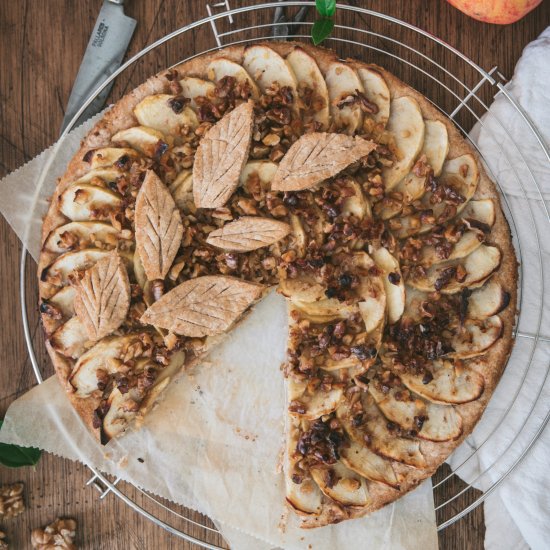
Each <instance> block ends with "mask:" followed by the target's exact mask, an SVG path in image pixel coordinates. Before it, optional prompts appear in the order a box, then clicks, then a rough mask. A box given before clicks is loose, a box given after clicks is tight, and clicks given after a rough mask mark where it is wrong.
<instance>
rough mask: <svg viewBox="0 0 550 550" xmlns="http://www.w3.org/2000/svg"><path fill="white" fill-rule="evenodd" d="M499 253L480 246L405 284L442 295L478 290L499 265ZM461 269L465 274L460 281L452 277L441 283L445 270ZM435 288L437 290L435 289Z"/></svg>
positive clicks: (485, 246)
mask: <svg viewBox="0 0 550 550" xmlns="http://www.w3.org/2000/svg"><path fill="white" fill-rule="evenodd" d="M501 256H502V254H501V252H500V250H499V249H498V248H496V247H494V246H487V245H484V244H482V245H480V246H478V247H477V248H476V249H475V250H474V251H473V252H472V253H471V254H469V255H468V256H466V257H465V258H460V259H456V260H448V261H446V262H442V263H439V264H436V265H433V266H432V267H430V268H429V269H428V270H427V271H426V275H424V276H422V277H417V278H410V279H409V280H408V281H407V284H409V285H410V286H412V287H414V288H416V289H418V290H422V291H424V292H434V291H435V290H438V291H440V292H442V293H443V294H455V293H456V292H459V291H461V290H462V289H463V288H478V287H480V286H482V285H483V284H484V282H485V281H486V279H487V277H489V276H490V275H491V274H492V273H493V272H494V271H495V270H496V269H498V266H499V265H500V260H501ZM458 267H461V268H462V269H464V271H465V272H466V275H465V277H464V278H463V279H462V280H461V281H457V279H456V276H452V277H451V279H450V280H449V282H447V283H445V284H444V283H443V282H442V280H444V278H445V277H444V276H445V273H448V271H446V270H453V269H457V268H458ZM436 287H437V288H436Z"/></svg>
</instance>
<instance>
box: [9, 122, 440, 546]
mask: <svg viewBox="0 0 550 550" xmlns="http://www.w3.org/2000/svg"><path fill="white" fill-rule="evenodd" d="M90 125H91V123H87V124H85V125H83V126H82V127H81V128H79V129H77V130H76V131H74V132H73V133H72V134H70V135H69V136H68V138H67V139H66V141H65V142H64V144H63V147H62V148H61V153H62V154H61V155H60V153H59V152H58V151H57V150H49V151H46V152H44V153H43V154H42V155H40V157H37V159H35V160H33V161H32V162H31V163H29V164H27V165H25V166H24V167H22V168H21V169H19V170H18V171H16V172H14V173H13V174H12V175H10V176H8V177H7V178H5V179H4V180H2V181H1V182H0V211H1V212H2V214H3V215H4V216H5V217H6V219H7V220H8V222H9V223H10V225H11V226H12V227H13V229H14V230H15V231H16V232H17V234H18V235H19V237H20V238H21V239H22V241H23V243H24V244H25V245H26V246H27V248H28V249H29V251H30V252H31V254H32V255H33V257H34V258H35V259H36V258H37V256H38V253H39V247H40V245H39V234H40V225H41V218H42V216H43V215H44V213H45V212H46V210H47V206H48V204H47V198H48V197H49V196H50V195H51V193H52V192H53V189H54V185H55V180H56V177H57V176H59V175H61V174H62V173H63V170H64V167H65V165H66V163H67V162H68V160H69V159H70V157H71V155H72V154H74V152H75V151H76V149H77V148H78V144H79V141H80V138H81V137H82V136H83V135H84V134H85V132H86V131H87V130H88V128H89V127H90ZM52 154H54V155H55V158H54V162H51V158H52V157H51V155H52ZM44 166H48V170H47V173H46V175H45V176H44V175H43V172H44ZM37 185H39V186H40V187H39V189H37V188H36V186H37ZM286 335H287V321H286V305H285V302H284V299H283V298H281V297H280V296H278V295H277V294H275V293H273V292H272V293H271V294H270V295H269V296H268V297H267V298H266V299H265V300H264V301H263V302H261V303H260V304H258V305H257V306H256V308H255V309H254V311H253V312H252V313H251V314H250V315H249V316H248V317H247V318H246V319H245V321H244V322H242V323H241V324H240V325H239V326H238V327H237V328H236V330H234V331H233V332H232V333H231V334H230V335H229V336H228V337H227V339H226V340H225V342H224V343H222V344H221V346H220V347H218V348H217V349H216V350H215V351H214V352H213V353H212V354H211V356H210V357H209V358H208V360H206V361H205V362H204V364H202V365H200V366H198V367H196V368H195V369H194V370H193V371H191V372H187V373H185V374H183V375H182V376H180V378H179V379H178V380H177V381H176V382H175V383H173V384H172V385H171V387H170V388H169V389H168V390H167V392H166V396H165V398H164V399H163V400H162V402H161V403H160V404H159V405H158V406H157V407H156V408H155V409H154V410H153V411H152V413H151V414H150V415H149V416H148V417H147V418H146V420H145V423H144V425H143V427H142V428H141V429H140V430H136V431H132V432H130V433H128V434H126V435H125V436H124V437H122V438H121V439H119V440H116V441H113V442H110V443H109V444H108V445H107V446H106V447H101V446H100V445H98V444H97V442H96V441H95V440H94V439H93V437H92V436H91V435H90V434H89V433H88V430H87V429H86V427H85V426H84V425H83V424H82V422H81V420H80V418H79V417H78V416H77V414H76V413H75V412H74V411H73V409H72V407H71V405H70V403H69V400H68V399H67V397H66V396H65V394H64V391H63V390H62V388H61V386H60V385H59V384H58V382H57V380H56V379H55V378H53V377H52V378H50V379H49V380H47V381H46V382H45V383H44V384H42V385H41V386H38V387H36V388H34V389H32V390H31V391H29V392H28V393H26V394H25V395H24V396H23V397H21V398H19V399H18V400H16V401H15V402H14V403H13V404H12V405H11V407H10V408H9V410H8V413H7V415H6V418H5V420H4V425H3V427H2V432H1V433H0V441H4V442H11V443H16V444H20V445H27V446H29V445H32V446H36V447H39V448H41V449H44V450H46V451H49V452H52V453H55V454H57V455H59V456H63V457H66V458H70V459H73V460H79V461H81V462H84V463H86V464H89V465H92V466H95V467H96V468H98V469H100V470H102V471H104V472H107V473H112V474H115V475H117V476H120V477H121V478H122V479H124V480H126V481H129V482H130V483H133V484H134V485H136V486H138V487H141V488H143V489H146V490H148V491H150V492H152V493H155V494H157V495H160V496H163V497H165V498H168V499H170V500H171V501H174V502H177V503H180V504H183V505H185V506H188V507H190V508H193V509H195V510H197V511H200V512H202V513H204V514H207V515H209V516H210V517H211V518H212V519H214V520H215V521H216V522H217V524H218V525H220V526H221V530H222V534H224V535H225V536H226V537H227V539H228V541H229V542H230V544H231V545H232V547H234V548H254V549H259V548H263V547H265V548H269V547H271V546H275V547H281V548H289V549H294V548H295V549H302V548H311V549H327V550H329V549H331V550H334V549H339V548H342V549H348V548H367V547H369V548H376V549H382V548H384V549H388V550H389V549H391V550H399V549H403V550H404V549H416V548H422V549H425V550H430V549H434V548H437V533H436V528H435V525H436V524H435V512H434V506H433V498H432V491H431V482H430V481H429V480H428V481H427V482H425V483H424V484H422V485H421V487H419V488H418V489H417V490H415V491H414V492H412V493H410V494H409V495H407V496H405V497H404V498H402V499H400V500H399V501H397V502H396V503H395V504H393V505H390V506H387V507H386V508H384V509H382V510H380V511H378V512H376V513H374V514H372V515H371V516H369V517H367V518H361V519H358V520H353V521H348V522H344V523H342V524H339V525H334V526H328V527H323V528H320V529H315V530H302V529H299V527H298V520H297V519H296V517H295V516H294V515H293V514H288V513H287V510H286V506H285V504H284V502H285V499H284V483H283V477H282V474H281V473H280V471H279V468H278V465H279V463H280V452H281V448H282V442H283V411H284V409H285V405H284V386H283V376H282V374H281V372H280V369H279V366H280V364H281V363H282V362H283V361H284V357H285V348H286ZM138 458H139V459H141V460H142V461H143V462H142V461H140V460H138Z"/></svg>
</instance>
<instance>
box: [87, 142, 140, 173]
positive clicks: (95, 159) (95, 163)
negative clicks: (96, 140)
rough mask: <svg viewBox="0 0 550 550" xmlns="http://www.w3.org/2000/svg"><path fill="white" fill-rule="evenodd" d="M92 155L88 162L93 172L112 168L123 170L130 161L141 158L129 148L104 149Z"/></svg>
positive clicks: (97, 150) (96, 150) (95, 151)
mask: <svg viewBox="0 0 550 550" xmlns="http://www.w3.org/2000/svg"><path fill="white" fill-rule="evenodd" d="M90 155H91V156H90V158H89V159H87V160H88V162H89V163H90V167H91V169H92V170H96V169H98V168H107V167H112V166H116V167H117V168H120V169H122V167H123V166H125V165H126V163H127V162H128V160H131V159H133V160H137V159H138V157H139V156H138V154H137V152H136V151H134V150H133V149H130V148H128V147H103V148H101V149H95V150H94V151H93V152H91V153H90ZM86 157H88V155H86ZM117 165H120V166H117Z"/></svg>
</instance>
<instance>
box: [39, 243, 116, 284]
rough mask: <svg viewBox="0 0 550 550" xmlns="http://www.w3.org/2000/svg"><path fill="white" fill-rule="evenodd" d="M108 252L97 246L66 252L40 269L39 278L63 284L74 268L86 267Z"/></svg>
mask: <svg viewBox="0 0 550 550" xmlns="http://www.w3.org/2000/svg"><path fill="white" fill-rule="evenodd" d="M110 253H111V252H110V251H109V250H101V249H99V248H87V249H85V250H78V251H75V252H66V253H65V254H62V255H61V256H59V257H58V258H57V259H56V260H55V261H54V262H53V263H52V264H50V265H49V266H48V267H46V268H45V269H44V270H43V271H42V274H41V280H42V281H44V282H47V283H50V284H52V285H54V286H59V287H61V286H64V285H65V284H67V282H68V279H69V274H70V273H72V272H73V271H74V270H75V269H88V268H89V267H91V266H92V265H94V264H95V263H96V262H97V261H99V260H101V258H105V257H106V256H108V255H109V254H110Z"/></svg>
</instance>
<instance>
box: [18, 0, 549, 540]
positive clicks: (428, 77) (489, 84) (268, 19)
mask: <svg viewBox="0 0 550 550" xmlns="http://www.w3.org/2000/svg"><path fill="white" fill-rule="evenodd" d="M304 6H310V7H313V6H314V2H299V1H284V2H268V3H264V4H258V5H254V6H247V7H241V8H235V9H231V6H230V5H229V0H225V1H224V2H218V3H211V4H206V6H205V9H206V13H207V14H208V16H207V17H205V18H203V19H201V20H199V21H196V22H193V23H191V24H189V25H186V26H184V27H182V28H180V29H178V30H177V31H174V32H172V33H171V34H169V35H167V36H165V37H164V38H162V39H160V40H158V41H157V42H155V43H153V44H151V45H149V46H147V47H146V48H144V49H143V50H142V51H141V52H139V53H138V54H136V55H135V56H134V57H132V58H131V59H129V60H128V61H127V62H126V63H125V64H124V65H122V66H121V67H120V69H119V70H118V71H116V72H115V73H114V74H113V75H112V76H111V77H109V78H108V80H107V81H106V82H105V83H104V84H103V85H102V86H100V87H99V88H98V89H97V90H96V92H95V93H94V94H93V95H92V96H91V97H90V99H89V100H88V101H86V103H85V104H84V105H82V107H81V109H80V110H79V112H78V113H77V114H76V115H75V118H74V120H73V123H72V124H70V125H69V126H68V127H67V129H66V131H65V132H64V134H63V136H64V135H66V133H67V132H69V131H70V130H71V129H72V128H73V125H74V122H75V121H76V120H77V119H78V117H79V116H80V114H81V113H82V112H83V111H84V110H85V109H86V107H87V106H88V105H89V104H90V103H91V101H92V100H93V99H94V98H95V97H96V96H97V94H99V93H100V92H101V90H102V89H103V88H104V87H105V86H107V85H108V83H110V82H111V81H113V80H114V79H115V78H117V77H118V76H119V75H121V74H122V73H123V72H124V71H126V69H128V68H129V67H131V66H132V65H134V64H135V63H137V62H139V61H140V60H142V58H144V56H146V55H147V54H149V53H150V52H153V51H154V50H156V49H157V48H159V47H160V46H162V45H164V44H167V43H169V42H172V41H174V42H176V44H178V43H180V44H182V45H183V44H185V45H186V46H189V37H190V35H191V34H192V33H194V32H199V31H201V30H204V29H208V28H210V31H211V42H212V47H211V48H210V49H209V50H206V51H211V50H215V49H218V48H220V47H224V46H228V45H231V44H242V43H247V42H252V41H255V40H271V39H273V37H272V31H273V28H274V25H289V30H290V36H289V38H292V39H295V40H305V41H309V32H310V29H311V26H312V24H313V23H312V22H304V23H300V26H298V25H297V24H296V25H294V26H293V24H292V22H290V23H275V24H274V23H273V16H274V13H275V10H276V9H277V8H281V7H284V8H285V9H289V8H290V9H297V8H299V7H304ZM252 13H254V14H255V16H256V17H257V19H258V20H259V24H257V25H254V26H250V25H249V15H250V14H252ZM371 21H376V22H377V23H378V24H379V26H380V27H381V28H383V29H384V32H374V31H372V30H371V29H370V24H369V22H371ZM412 37H414V38H415V43H420V44H421V46H420V47H419V48H418V49H417V48H413V47H412V46H410V44H411V43H412ZM178 41H179V42H178ZM325 44H326V45H327V46H328V47H331V48H333V49H335V50H336V51H337V52H339V53H341V54H342V55H343V54H344V53H345V54H346V55H353V56H355V57H358V58H360V59H364V60H368V61H372V62H375V63H378V64H380V65H382V66H386V67H387V68H389V69H390V70H391V71H392V72H393V73H395V74H396V75H397V76H400V77H401V78H402V79H403V80H405V81H406V82H410V83H411V84H413V85H414V87H416V88H417V89H419V91H421V92H422V93H423V94H424V95H425V96H426V97H427V98H428V99H429V100H430V101H431V102H432V103H433V104H434V105H435V106H436V107H437V108H438V109H440V110H441V111H442V112H443V113H445V114H446V115H447V116H448V117H450V118H451V119H452V120H453V121H454V122H455V123H456V125H457V126H458V127H459V128H460V130H461V131H462V132H463V134H464V135H465V136H467V130H469V129H470V128H471V126H472V123H474V122H479V123H480V124H481V125H483V121H481V120H480V119H481V116H482V115H483V114H484V113H486V112H487V110H488V101H489V100H490V99H491V98H492V96H494V95H501V96H502V97H504V98H505V100H506V101H507V102H509V104H510V105H511V106H512V107H513V108H514V110H515V111H517V113H519V115H520V117H521V119H522V121H523V122H524V124H525V125H526V128H527V129H528V130H529V135H530V136H532V138H533V140H534V143H535V145H536V147H540V150H541V151H542V153H543V155H544V156H545V158H546V159H547V160H548V162H549V163H550V151H549V150H548V147H547V146H546V145H545V143H544V140H543V139H542V137H541V134H540V133H539V131H538V129H537V128H536V125H535V124H534V123H533V122H532V121H531V120H530V119H529V117H528V116H527V115H526V113H524V112H523V110H522V109H521V107H520V105H519V104H518V102H517V101H516V99H515V98H514V97H513V96H512V94H511V93H510V91H509V90H508V89H507V88H506V87H505V78H504V77H503V76H502V75H501V74H500V72H499V70H498V68H497V67H493V68H492V69H491V70H488V71H486V70H484V69H483V68H481V67H479V66H478V65H477V64H476V63H474V62H473V61H472V60H471V59H469V58H468V57H466V56H465V55H464V54H462V53H461V52H459V51H458V50H456V49H455V48H453V47H452V46H450V45H448V44H446V43H445V42H444V41H442V40H440V39H439V38H436V37H435V36H432V35H431V34H429V33H427V32H425V31H423V30H421V29H419V28H417V27H415V26H413V25H411V24H409V23H406V22H404V21H400V20H399V19H396V18H394V17H390V16H388V15H384V14H382V13H377V12H374V11H371V10H368V9H365V8H360V7H355V6H349V5H340V4H339V5H338V9H337V13H336V20H335V29H334V33H333V36H332V37H331V38H329V39H327V40H326V42H325ZM183 51H186V50H185V48H183ZM202 53H205V52H196V51H195V52H194V54H193V55H191V56H189V57H186V58H185V59H181V60H180V61H185V60H186V59H190V58H192V57H195V56H197V55H200V54H202ZM450 58H452V59H453V61H454V62H455V66H456V67H458V70H457V71H456V73H451V72H450V71H449V70H447V69H446V67H447V66H448V65H449V63H448V60H449V59H450ZM157 63H158V62H157ZM164 68H166V67H162V66H160V67H158V68H157V70H161V69H164ZM457 75H460V77H459V76H457ZM418 83H420V84H418ZM494 139H495V142H497V140H496V137H495V138H494ZM505 141H506V142H502V141H501V142H500V143H498V147H499V149H500V151H501V153H502V156H503V158H504V160H505V161H506V160H507V161H508V169H509V170H510V171H511V173H513V174H514V177H515V178H516V180H517V185H518V187H517V189H518V191H520V193H521V195H522V196H523V197H525V198H527V196H528V195H529V196H531V197H532V196H533V194H534V195H535V196H537V197H538V198H539V199H540V200H539V201H538V202H537V205H539V206H540V208H541V209H542V211H543V212H542V213H543V219H544V222H543V223H541V221H540V220H541V218H540V212H539V218H537V217H536V215H535V212H534V207H533V206H532V203H531V202H529V201H526V204H527V205H528V208H527V209H522V211H521V212H520V213H518V212H517V211H515V209H514V206H513V205H512V204H511V203H510V201H509V200H508V199H507V197H506V195H504V194H503V193H502V192H501V198H502V199H503V207H504V210H505V213H506V217H507V219H508V221H509V223H510V227H511V229H512V234H513V237H514V244H515V247H516V252H517V255H518V259H519V260H520V279H519V291H520V292H519V315H518V318H517V323H516V330H515V335H516V337H517V339H519V340H524V341H525V343H526V345H527V348H526V351H524V352H523V355H522V364H521V372H519V373H518V382H517V388H516V391H515V393H514V395H511V396H510V403H509V406H508V407H507V408H506V409H505V410H504V411H503V412H502V413H501V414H500V417H499V418H497V419H496V420H495V421H494V422H493V424H492V428H491V431H490V433H489V435H488V436H487V438H486V439H485V440H484V441H483V442H482V443H481V444H478V447H477V449H476V448H474V447H473V446H471V448H472V451H471V453H470V454H469V455H468V456H466V457H465V458H464V459H463V461H462V462H461V464H460V465H459V466H458V467H456V468H455V472H457V473H459V474H460V473H461V470H463V469H465V468H467V466H468V465H469V464H470V463H471V461H475V460H477V455H478V451H479V449H480V448H482V447H483V446H486V445H491V442H492V437H493V436H494V435H495V434H496V433H497V432H498V430H499V428H500V427H501V426H502V424H503V423H505V422H507V421H508V420H509V419H510V418H512V415H516V416H514V419H515V420H518V421H519V423H520V425H519V427H518V429H517V431H516V433H515V435H514V437H513V439H512V440H511V441H510V442H509V444H508V445H507V446H506V447H505V449H504V450H503V452H502V453H501V457H500V459H499V460H498V461H495V462H494V463H492V464H489V465H487V466H485V468H484V470H483V471H482V472H481V473H480V474H479V475H478V476H477V478H476V479H475V480H474V483H477V484H483V486H484V489H485V490H484V492H483V493H482V494H481V495H480V496H475V495H477V491H475V490H474V487H473V485H472V484H466V485H464V486H463V488H462V489H459V490H458V491H457V492H456V493H455V494H453V495H452V496H450V497H448V498H447V499H446V500H445V501H444V502H438V501H437V499H436V511H437V512H438V517H441V518H443V519H441V520H440V521H439V523H438V530H442V529H444V528H445V527H447V526H449V525H451V524H452V523H454V522H455V521H457V520H459V519H460V518H462V517H464V516H465V515H466V514H468V513H469V512H471V511H472V510H473V509H474V508H475V507H476V506H478V505H479V504H481V503H482V502H483V501H484V500H485V499H486V498H487V497H488V496H489V495H490V494H491V493H492V492H494V491H495V490H496V489H497V488H498V487H499V486H500V485H501V484H502V483H503V482H504V480H505V479H506V477H507V476H508V475H509V474H510V473H511V472H512V471H513V470H514V469H515V468H516V467H517V466H518V465H519V464H520V463H521V461H522V460H523V459H524V458H525V456H526V455H527V454H528V452H529V450H530V449H531V448H532V446H533V445H534V444H535V442H536V441H537V439H538V438H539V436H540V435H541V433H542V431H543V430H544V428H545V426H546V425H547V423H548V421H549V420H550V411H549V410H548V406H546V408H545V409H544V410H543V413H542V415H540V414H539V415H538V416H539V419H538V420H537V421H536V425H535V426H534V427H533V426H530V429H531V431H532V432H533V433H531V434H530V435H529V437H527V438H526V439H525V438H523V439H525V440H522V438H521V437H520V436H522V435H523V434H524V431H525V428H526V426H527V425H528V424H529V421H530V420H532V417H533V416H534V415H532V413H533V411H534V409H535V407H537V406H538V407H540V406H541V403H540V399H539V398H540V396H541V392H542V390H543V387H544V385H545V383H546V382H547V377H548V372H549V371H548V368H546V369H544V372H543V373H542V374H539V375H538V378H536V380H535V381H534V383H533V379H532V377H533V373H534V372H535V368H534V366H533V359H534V356H535V353H536V352H537V351H539V350H540V346H541V345H542V344H543V343H547V342H550V337H549V335H548V334H546V335H543V334H541V326H542V318H543V307H544V306H543V297H544V294H545V277H547V276H548V266H546V267H545V265H544V262H543V257H542V250H541V241H540V238H541V236H542V235H543V234H544V232H546V234H547V235H548V234H550V216H549V213H548V209H547V206H546V204H545V203H544V201H543V197H542V192H541V188H540V186H539V182H538V181H537V180H536V177H535V175H534V174H533V172H532V170H531V168H530V166H529V164H528V163H527V159H525V157H524V156H523V154H522V151H521V147H520V145H521V144H518V143H515V142H514V139H513V136H507V139H506V140H505ZM472 145H473V146H474V147H475V144H473V143H472ZM507 151H513V152H515V153H517V154H519V157H520V158H521V163H520V164H518V163H517V162H514V164H512V162H511V161H510V160H508V156H507ZM480 154H481V153H480ZM484 161H485V164H486V166H487V168H488V169H489V172H491V163H490V162H489V161H488V160H487V159H484ZM493 179H494V180H495V181H497V180H496V179H495V178H494V177H493ZM497 184H498V181H497ZM499 190H500V186H499ZM520 229H523V230H520ZM525 229H527V230H528V234H529V235H528V237H525ZM533 237H534V238H535V239H536V243H537V246H536V250H534V251H533V250H532V247H530V246H528V244H530V243H532V241H533ZM526 238H528V239H529V240H530V243H527V241H526ZM525 255H528V256H529V257H528V259H529V260H530V262H531V264H533V265H536V266H537V268H536V269H532V270H531V269H530V270H529V273H524V272H523V269H522V266H523V263H524V261H525V260H526V259H527V257H525ZM26 258H27V252H26V250H25V249H23V252H22V256H21V268H20V294H21V304H22V315H23V328H24V333H25V339H26V342H27V347H28V351H29V356H30V359H31V363H32V367H33V369H34V373H35V376H36V379H37V381H38V383H41V382H42V380H43V379H42V374H41V370H40V367H39V365H38V361H37V358H36V355H35V350H34V344H33V337H32V335H31V330H30V328H29V322H28V315H27V301H26V292H25V282H26V276H27V270H26ZM32 276H34V275H32ZM526 296H527V297H528V299H529V300H530V303H531V309H532V303H533V301H534V302H535V303H537V304H538V308H537V307H536V306H535V309H534V310H533V309H532V314H531V316H530V317H529V319H528V320H526V319H525V318H524V316H522V311H523V308H522V304H523V301H524V299H525V297H526ZM32 302H33V303H34V297H33V299H32ZM524 326H525V330H524ZM516 347H517V346H516ZM526 381H529V384H526ZM525 392H528V395H529V400H530V403H531V406H530V410H529V411H528V412H525V411H524V412H523V413H521V415H520V416H519V417H518V415H517V413H516V411H515V408H514V407H515V405H516V404H517V401H518V398H519V396H520V394H524V393H525ZM543 407H544V405H543ZM533 430H534V431H533ZM466 441H468V439H467V440H466ZM505 458H506V459H507V461H508V462H509V464H506V466H505V467H504V468H501V469H502V471H498V469H499V465H501V464H502V463H503V461H504V459H505ZM88 467H89V468H90V471H91V473H92V477H91V478H90V480H89V481H88V483H87V484H88V485H92V486H94V487H95V488H96V489H97V490H98V491H99V492H100V499H103V498H105V497H106V496H107V495H108V494H109V493H113V494H114V495H115V496H116V497H118V498H120V499H121V500H123V501H124V502H125V503H126V504H127V505H128V506H130V507H131V508H133V509H134V510H135V511H137V512H138V513H140V514H142V515H143V516H144V517H146V518H147V519H150V520H151V521H152V522H153V523H155V524H156V525H158V526H159V527H162V528H163V529H166V530H167V531H169V532H170V533H172V534H174V535H175V536H177V537H180V538H182V539H185V540H187V541H189V542H193V543H195V544H197V545H199V546H202V547H204V548H211V549H217V548H221V547H219V546H215V545H212V544H208V543H206V542H204V541H203V540H201V539H200V537H198V536H194V535H192V534H190V531H191V530H196V529H197V528H199V527H200V528H201V529H202V530H203V531H202V533H203V536H204V533H206V531H210V532H217V531H216V529H213V528H211V527H208V526H207V525H205V523H199V522H195V521H193V520H191V519H190V518H188V517H186V516H185V514H183V513H180V512H179V511H178V510H177V508H179V509H180V510H181V507H177V506H175V505H173V504H171V503H168V504H165V503H164V502H162V501H161V500H160V499H158V498H157V497H155V496H152V495H150V494H148V493H146V492H144V491H141V490H140V489H138V491H140V493H141V495H140V498H141V501H142V504H138V503H137V502H136V500H133V499H132V498H130V497H129V496H128V495H127V494H126V493H125V492H124V491H123V490H122V489H121V488H120V486H119V485H118V482H119V479H110V478H109V477H107V476H105V475H104V474H102V473H101V472H99V471H98V470H96V469H95V468H93V467H91V466H88ZM495 472H496V473H495ZM454 475H455V474H454V473H453V474H449V475H447V476H446V477H444V478H443V479H441V480H440V481H439V482H438V483H437V484H435V485H434V491H436V490H441V488H443V487H445V486H446V484H449V483H450V482H451V478H453V476H454ZM468 493H471V495H472V498H470V499H469V502H470V504H468V505H466V506H465V507H464V508H462V509H460V510H456V509H455V506H456V502H455V501H456V499H457V498H458V497H459V496H461V495H463V494H468ZM143 502H145V504H143ZM161 513H162V514H165V515H168V516H169V518H170V519H169V520H166V521H165V520H164V519H160V515H161Z"/></svg>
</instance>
